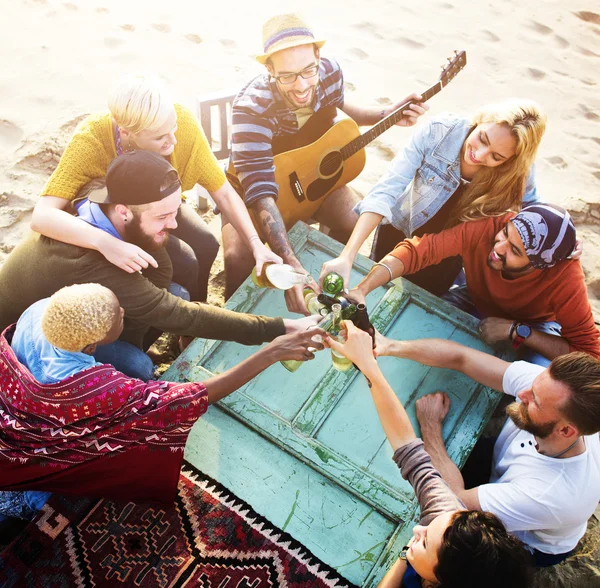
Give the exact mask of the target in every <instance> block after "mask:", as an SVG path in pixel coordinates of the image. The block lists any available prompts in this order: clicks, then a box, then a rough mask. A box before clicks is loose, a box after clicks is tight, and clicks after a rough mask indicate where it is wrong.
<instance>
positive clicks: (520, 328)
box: [508, 321, 531, 349]
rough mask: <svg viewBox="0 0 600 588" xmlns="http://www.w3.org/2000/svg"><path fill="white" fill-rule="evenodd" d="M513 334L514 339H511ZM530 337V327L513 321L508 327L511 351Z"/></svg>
mask: <svg viewBox="0 0 600 588" xmlns="http://www.w3.org/2000/svg"><path fill="white" fill-rule="evenodd" d="M513 333H514V338H513ZM530 335H531V327H530V326H529V325H528V324H527V323H519V322H517V321H515V322H514V323H513V324H512V325H511V327H510V333H509V335H508V336H509V338H510V339H511V340H512V346H513V349H518V348H519V347H521V345H522V344H523V341H525V339H527V337H529V336H530Z"/></svg>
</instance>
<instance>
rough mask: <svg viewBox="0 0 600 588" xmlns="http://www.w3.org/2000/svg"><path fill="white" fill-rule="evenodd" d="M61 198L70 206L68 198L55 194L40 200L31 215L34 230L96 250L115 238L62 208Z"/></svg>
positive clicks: (65, 241)
mask: <svg viewBox="0 0 600 588" xmlns="http://www.w3.org/2000/svg"><path fill="white" fill-rule="evenodd" d="M47 199H52V200H47ZM61 200H62V201H64V206H68V204H69V202H68V201H67V200H64V198H57V197H55V196H44V197H42V198H41V199H40V200H39V201H38V203H37V204H36V206H35V208H34V209H33V214H32V216H31V229H32V230H33V231H35V232H37V233H41V234H42V235H44V236H46V237H50V238H51V239H55V240H56V241H61V242H63V243H68V244H70V245H76V246H78V247H84V248H85V249H94V250H96V251H100V250H101V248H102V244H103V243H104V242H106V240H107V239H114V237H111V236H110V235H109V234H108V233H105V232H104V231H102V230H100V229H98V228H96V227H93V226H92V225H90V224H88V223H86V222H84V221H82V220H81V219H79V218H77V217H76V216H73V215H72V214H70V213H69V212H67V211H66V210H63V209H61V208H60V207H59V206H60V205H61V204H62V203H61V202H60V201H61Z"/></svg>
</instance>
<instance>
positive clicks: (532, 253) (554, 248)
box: [511, 204, 577, 269]
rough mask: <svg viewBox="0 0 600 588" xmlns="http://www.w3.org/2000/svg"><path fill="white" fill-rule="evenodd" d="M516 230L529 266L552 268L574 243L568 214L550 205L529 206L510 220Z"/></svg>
mask: <svg viewBox="0 0 600 588" xmlns="http://www.w3.org/2000/svg"><path fill="white" fill-rule="evenodd" d="M511 222H512V223H513V225H514V226H515V229H517V232H518V233H519V236H520V237H521V240H522V241H523V247H524V248H525V253H527V257H528V258H529V261H530V262H531V265H532V266H533V267H535V268H537V269H545V268H549V267H552V266H553V265H555V264H556V263H558V262H559V261H561V260H562V259H566V258H567V257H569V255H571V253H573V250H574V249H575V243H576V241H577V237H576V233H575V226H574V225H573V221H572V220H571V216H570V215H569V213H568V212H567V211H566V210H565V209H564V208H561V207H560V206H555V205H553V204H532V205H531V206H527V207H526V208H524V209H523V210H522V211H521V212H520V213H519V214H517V216H515V218H513V219H512V221H511Z"/></svg>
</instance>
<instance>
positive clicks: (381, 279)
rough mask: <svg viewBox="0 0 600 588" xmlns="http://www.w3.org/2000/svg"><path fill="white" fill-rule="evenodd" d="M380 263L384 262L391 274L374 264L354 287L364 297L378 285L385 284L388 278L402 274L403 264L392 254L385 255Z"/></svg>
mask: <svg viewBox="0 0 600 588" xmlns="http://www.w3.org/2000/svg"><path fill="white" fill-rule="evenodd" d="M381 263H384V264H385V265H386V266H387V267H389V268H390V270H391V272H392V274H391V276H390V272H389V271H388V270H387V269H386V268H385V267H382V266H380V265H375V266H373V268H372V269H371V271H370V272H369V273H368V274H367V275H366V276H365V277H364V278H363V280H362V281H361V282H360V283H359V284H358V286H357V287H356V289H357V290H360V292H361V293H362V294H363V295H364V296H365V297H366V296H367V294H369V292H372V291H373V290H375V289H376V288H379V286H383V285H384V284H387V283H388V282H389V281H390V279H394V278H399V277H400V276H402V275H404V269H405V268H404V264H403V263H402V262H401V261H400V260H399V259H398V258H396V257H393V256H392V255H386V256H385V257H384V258H383V259H382V260H381Z"/></svg>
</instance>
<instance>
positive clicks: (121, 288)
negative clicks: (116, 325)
mask: <svg viewBox="0 0 600 588" xmlns="http://www.w3.org/2000/svg"><path fill="white" fill-rule="evenodd" d="M180 206H181V183H180V181H179V176H178V175H177V171H176V170H175V169H174V168H173V166H172V165H171V164H170V163H169V162H168V161H167V160H166V159H165V158H164V157H162V156H160V155H159V154H156V153H153V152H150V151H143V150H138V151H133V152H130V153H124V154H123V155H120V156H119V157H117V158H116V159H114V160H113V161H112V162H111V164H110V166H109V168H108V171H107V175H106V187H105V188H100V189H96V190H92V191H90V192H89V193H88V194H87V198H86V199H84V200H83V201H82V202H81V203H80V204H79V206H78V214H79V216H80V217H81V218H82V219H83V220H84V221H86V222H88V223H89V224H92V225H94V226H96V227H99V228H101V229H102V230H104V231H106V232H108V233H110V234H111V235H113V236H114V237H117V238H118V239H122V240H124V241H128V242H130V243H135V244H136V245H138V246H140V247H142V248H143V249H145V250H146V251H151V252H152V255H153V257H154V258H155V259H156V261H157V262H158V267H157V268H153V267H148V268H147V269H145V270H143V271H142V272H140V273H133V274H130V273H127V272H125V271H123V270H121V269H119V268H118V267H117V266H115V265H113V264H112V263H110V262H108V261H107V260H106V259H105V258H104V256H103V255H102V254H100V253H99V252H98V251H95V250H92V249H85V248H82V247H77V246H75V245H70V244H68V243H62V242H60V241H56V240H54V239H50V238H48V237H44V236H43V235H40V234H39V233H31V234H29V235H28V236H27V237H25V239H23V241H21V242H20V243H19V244H18V245H17V247H15V249H14V250H13V251H12V252H11V254H10V255H9V256H8V258H7V259H6V261H5V262H4V264H3V266H2V268H1V269H0V330H4V329H5V328H6V327H7V326H8V325H10V324H12V323H15V322H16V321H17V320H18V318H19V316H20V315H21V314H22V313H23V312H24V311H25V309H26V308H28V307H29V306H31V305H32V304H33V303H34V302H37V301H38V300H41V299H43V298H48V297H49V296H52V294H54V293H55V292H56V291H58V290H60V289H61V288H63V287H64V286H70V285H72V284H85V283H97V284H100V285H102V286H106V287H107V288H108V289H110V290H112V291H113V292H114V293H115V295H116V296H117V298H118V299H119V301H120V302H121V306H122V307H123V309H124V311H125V320H124V329H123V333H122V334H121V337H120V339H119V341H116V342H115V343H112V344H111V345H101V346H98V348H97V350H96V352H95V353H94V357H95V358H96V360H97V361H100V362H102V363H110V364H112V365H113V366H115V367H116V368H117V369H118V370H119V371H122V372H123V373H125V374H127V375H129V376H132V377H137V378H140V379H142V380H148V379H149V378H150V377H151V376H152V369H153V366H152V362H151V360H150V358H149V357H148V356H147V355H146V354H145V353H144V352H143V350H142V347H143V340H144V335H145V334H146V332H147V331H148V330H149V329H150V328H151V327H154V328H155V329H159V330H160V331H167V332H170V333H175V334H177V335H184V336H192V337H204V338H207V339H219V340H225V341H237V342H238V343H243V344H246V345H258V344H260V343H264V342H267V341H271V340H273V339H274V338H275V337H277V336H279V335H283V334H284V333H289V332H295V331H296V330H305V329H306V328H307V327H308V326H310V324H313V323H314V319H310V317H309V318H307V319H300V320H299V321H293V320H287V319H285V320H284V319H281V318H271V317H265V316H254V315H250V314H245V313H238V312H233V311H230V310H226V309H223V308H217V307H213V306H209V305H207V304H199V303H191V302H188V301H186V300H184V299H182V298H180V297H178V296H174V295H173V294H171V293H169V291H168V290H167V288H168V287H169V286H170V284H171V277H172V273H173V270H172V265H171V260H170V259H169V256H168V254H167V252H166V250H165V248H164V247H163V245H164V244H165V243H166V241H167V239H168V235H169V232H170V231H171V230H173V229H175V228H176V227H177V222H176V221H175V217H176V216H177V212H178V210H179V207H180ZM307 321H311V322H308V323H307Z"/></svg>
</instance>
